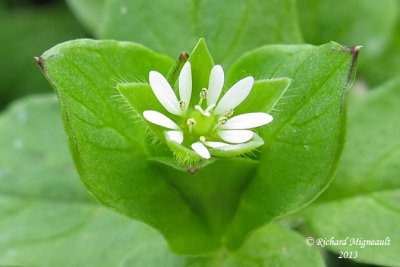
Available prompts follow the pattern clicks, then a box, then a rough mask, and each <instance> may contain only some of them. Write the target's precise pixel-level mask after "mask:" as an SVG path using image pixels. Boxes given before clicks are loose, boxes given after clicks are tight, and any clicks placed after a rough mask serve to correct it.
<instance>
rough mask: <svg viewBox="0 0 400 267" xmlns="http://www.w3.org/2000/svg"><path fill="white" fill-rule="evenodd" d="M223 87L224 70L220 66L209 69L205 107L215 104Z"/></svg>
mask: <svg viewBox="0 0 400 267" xmlns="http://www.w3.org/2000/svg"><path fill="white" fill-rule="evenodd" d="M223 86H224V70H223V69H222V67H221V65H215V66H214V67H213V68H212V69H211V73H210V80H209V82H208V96H207V106H210V105H212V104H216V103H217V101H218V98H219V96H220V94H221V91H222V88H223Z"/></svg>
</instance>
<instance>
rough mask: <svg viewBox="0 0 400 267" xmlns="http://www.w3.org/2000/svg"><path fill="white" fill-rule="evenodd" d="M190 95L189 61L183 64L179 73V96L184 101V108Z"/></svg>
mask: <svg viewBox="0 0 400 267" xmlns="http://www.w3.org/2000/svg"><path fill="white" fill-rule="evenodd" d="M191 95H192V68H191V65H190V62H189V61H186V63H185V65H183V67H182V70H181V73H180V74H179V96H180V98H181V100H183V101H185V102H186V103H187V104H186V108H187V107H188V106H189V103H190V97H191Z"/></svg>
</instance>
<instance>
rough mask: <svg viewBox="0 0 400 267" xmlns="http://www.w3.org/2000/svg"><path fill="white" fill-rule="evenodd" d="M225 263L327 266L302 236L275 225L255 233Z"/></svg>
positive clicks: (227, 264)
mask: <svg viewBox="0 0 400 267" xmlns="http://www.w3.org/2000/svg"><path fill="white" fill-rule="evenodd" d="M225 265H226V266H232V267H233V266H237V267H239V266H325V264H324V263H323V260H322V258H321V255H319V253H318V251H317V250H316V249H315V248H312V247H307V246H306V245H305V244H304V237H303V236H302V235H300V234H298V233H296V232H294V231H292V230H289V229H285V228H283V227H281V226H277V225H274V224H268V225H267V226H265V227H263V228H261V229H259V230H257V231H255V232H254V233H252V234H251V235H250V237H249V238H248V239H247V240H246V241H245V242H244V244H243V246H242V247H241V248H240V249H239V250H237V251H236V252H235V253H234V254H232V256H231V257H229V258H228V259H227V261H226V264H225ZM225 265H224V266H225Z"/></svg>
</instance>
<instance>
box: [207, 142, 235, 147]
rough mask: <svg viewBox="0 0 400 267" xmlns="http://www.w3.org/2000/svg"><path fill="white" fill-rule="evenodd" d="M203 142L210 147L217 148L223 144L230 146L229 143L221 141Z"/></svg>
mask: <svg viewBox="0 0 400 267" xmlns="http://www.w3.org/2000/svg"><path fill="white" fill-rule="evenodd" d="M204 144H205V145H206V146H209V147H212V148H219V147H223V146H231V145H230V144H227V143H223V142H214V141H205V142H204Z"/></svg>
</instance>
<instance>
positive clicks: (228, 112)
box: [224, 109, 233, 118]
mask: <svg viewBox="0 0 400 267" xmlns="http://www.w3.org/2000/svg"><path fill="white" fill-rule="evenodd" d="M232 115H233V109H228V110H227V111H226V112H225V114H224V117H227V118H229V117H230V116H232Z"/></svg>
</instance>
